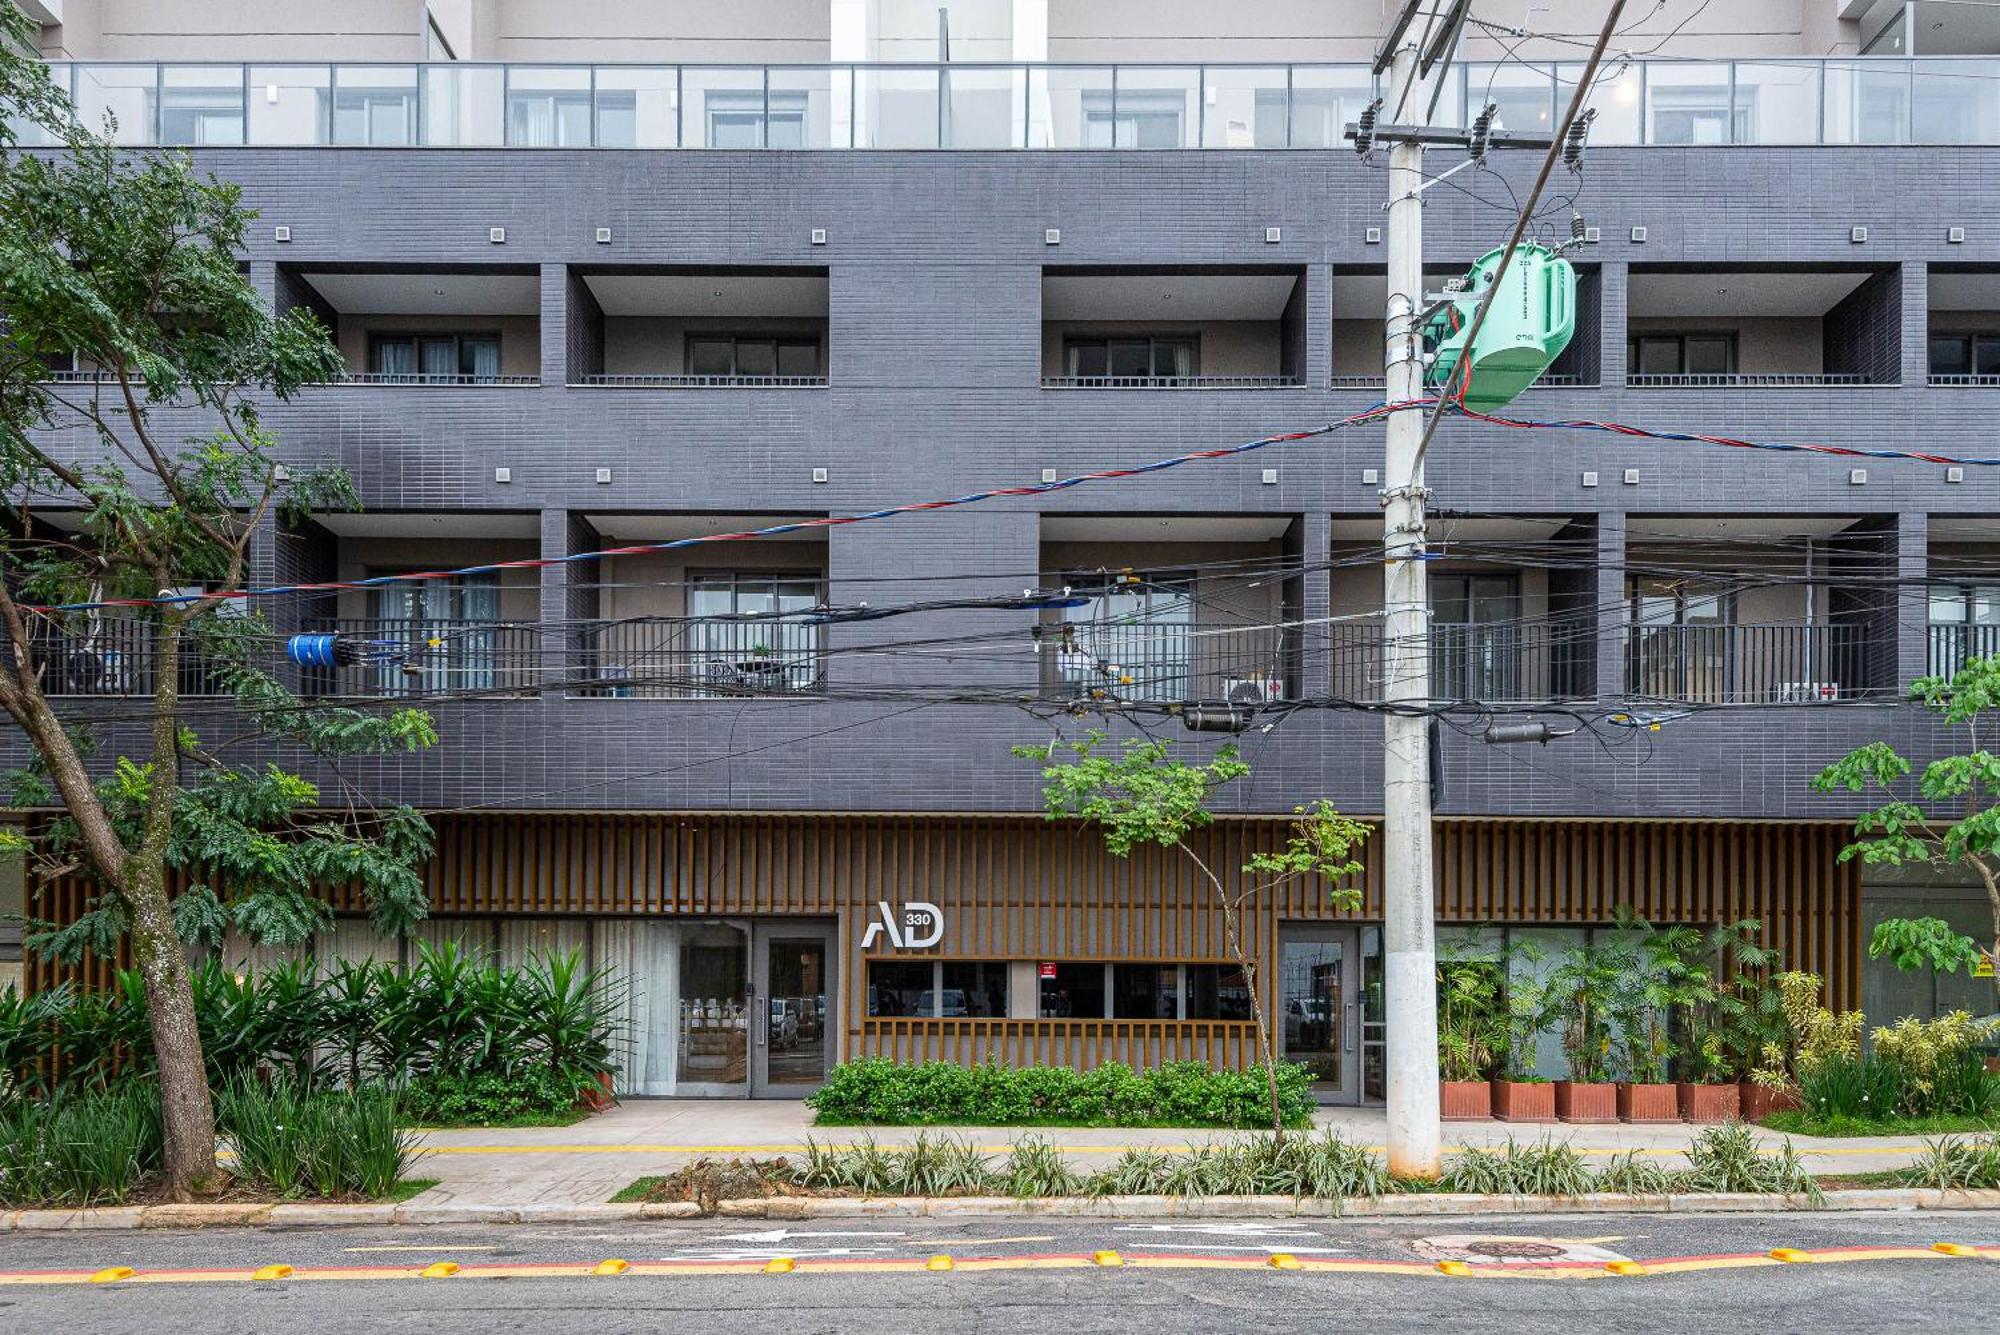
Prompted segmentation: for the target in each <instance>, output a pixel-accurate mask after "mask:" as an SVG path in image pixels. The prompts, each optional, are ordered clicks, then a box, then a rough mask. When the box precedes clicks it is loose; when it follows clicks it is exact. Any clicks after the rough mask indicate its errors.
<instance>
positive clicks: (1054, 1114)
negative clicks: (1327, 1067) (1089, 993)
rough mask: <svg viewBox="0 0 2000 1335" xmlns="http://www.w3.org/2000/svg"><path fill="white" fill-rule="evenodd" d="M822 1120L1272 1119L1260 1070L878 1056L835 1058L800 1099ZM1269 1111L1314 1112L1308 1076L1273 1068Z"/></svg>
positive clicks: (1230, 1123)
mask: <svg viewBox="0 0 2000 1335" xmlns="http://www.w3.org/2000/svg"><path fill="white" fill-rule="evenodd" d="M806 1102H807V1104H808V1105H809V1106H811V1108H812V1109H813V1111H814V1112H815V1113H816V1114H817V1120H818V1121H819V1122H820V1123H822V1124H825V1125H863V1124H865V1125H874V1126H927V1125H934V1124H948V1123H961V1124H970V1125H976V1126H1188V1127H1258V1126H1269V1125H1270V1124H1271V1102H1270V1093H1269V1090H1268V1088H1267V1085H1266V1081H1265V1075H1264V1068H1263V1067H1262V1066H1253V1067H1251V1068H1250V1069H1248V1070H1244V1071H1217V1070H1214V1069H1211V1068H1210V1067H1207V1066H1204V1065H1203V1064H1201V1063H1200V1062H1171V1063H1169V1064H1167V1065H1165V1066H1158V1067H1155V1068H1153V1069H1152V1070H1150V1071H1146V1072H1143V1073H1141V1072H1138V1071H1135V1070H1133V1069H1132V1068H1131V1067H1129V1066H1126V1065H1123V1064H1122V1063H1118V1062H1112V1063H1109V1064H1107V1065H1104V1066H1099V1067H1097V1068H1096V1069H1094V1070H1090V1071H1077V1070H1072V1069H1071V1068H1069V1067H1067V1066H1023V1067H1013V1066H1002V1065H999V1064H998V1063H996V1062H990V1061H989V1062H987V1063H985V1064H984V1065H980V1066H959V1065H956V1064H954V1063H951V1062H923V1063H921V1064H917V1065H904V1064H900V1063H897V1062H892V1061H889V1060H887V1059H886V1058H882V1057H864V1058H860V1059H858V1060H855V1061H847V1062H842V1063H840V1064H839V1065H838V1066H835V1067H834V1068H833V1069H832V1070H831V1071H829V1072H828V1073H827V1079H826V1084H825V1086H824V1087H823V1088H821V1089H820V1091H819V1092H818V1093H816V1094H814V1095H813V1096H812V1097H810V1098H809V1099H807V1100H806ZM1278 1107H1279V1109H1280V1111H1281V1112H1282V1113H1283V1115H1284V1119H1285V1124H1286V1125H1287V1126H1304V1125H1306V1124H1308V1123H1309V1122H1310V1121H1311V1118H1312V1110H1313V1096H1312V1075H1311V1073H1310V1072H1309V1071H1308V1070H1307V1069H1306V1068H1305V1067H1303V1066H1300V1065H1298V1064H1297V1063H1294V1062H1283V1063H1280V1064H1279V1066H1278Z"/></svg>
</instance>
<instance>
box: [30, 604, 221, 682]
mask: <svg viewBox="0 0 2000 1335" xmlns="http://www.w3.org/2000/svg"><path fill="white" fill-rule="evenodd" d="M156 629H157V627H156V626H155V625H154V623H153V622H152V621H150V620H145V619H139V618H131V617H119V618H115V619H107V620H104V621H101V622H99V623H98V624H96V625H94V626H92V625H72V626H64V627H61V628H57V627H53V626H50V625H49V624H47V623H46V622H38V623H36V625H35V629H34V631H33V639H32V641H31V643H32V645H33V651H34V656H35V662H36V663H37V665H38V666H39V667H40V668H41V672H42V689H43V690H45V691H47V692H48V693H49V694H50V695H151V694H152V693H153V689H154V687H155V685H156V684H157V683H158V680H159V678H158V676H157V674H156V673H155V671H154V668H153V664H154V661H155V655H154V652H153V635H154V632H155V630H156ZM176 677H177V679H178V681H179V686H180V693H181V694H182V695H222V694H226V693H227V691H228V686H227V684H226V682H225V680H224V677H223V674H222V672H221V671H220V670H218V668H217V667H216V665H215V664H214V663H212V662H211V661H209V660H208V659H206V658H204V657H203V656H202V654H201V652H200V651H199V650H198V649H197V648H195V647H194V646H193V645H191V644H188V643H187V642H186V641H185V640H184V641H183V642H182V644H181V648H180V664H179V668H178V670H177V672H176Z"/></svg>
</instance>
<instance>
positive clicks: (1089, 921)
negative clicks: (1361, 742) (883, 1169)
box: [28, 812, 1862, 1065]
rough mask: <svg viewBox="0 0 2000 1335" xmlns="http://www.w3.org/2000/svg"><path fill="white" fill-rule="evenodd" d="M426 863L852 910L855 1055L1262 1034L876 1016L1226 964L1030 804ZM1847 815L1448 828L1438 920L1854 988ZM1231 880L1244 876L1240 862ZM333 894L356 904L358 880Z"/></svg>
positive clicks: (848, 968)
mask: <svg viewBox="0 0 2000 1335" xmlns="http://www.w3.org/2000/svg"><path fill="white" fill-rule="evenodd" d="M434 825H435V827H436V830H437V836H438V837H437V855H436V857H435V858H434V859H433V860H432V862H431V864H430V865H429V866H428V867H427V868H426V870H425V880H426V884H427V886H428V888H429V892H430V897H431V905H432V911H433V912H434V913H436V914H440V915H479V916H504V915H512V914H561V915H575V916H632V915H638V916H666V915H692V916H706V917H717V916H729V917H757V916H766V915H793V916H809V917H819V918H834V919H837V920H838V921H839V925H840V940H841V942H842V946H841V950H842V959H841V961H840V967H839V974H840V978H841V980H842V982H841V986H842V993H843V996H842V1001H843V1005H842V1008H841V1014H842V1016H843V1017H845V1018H844V1022H843V1027H844V1029H845V1031H846V1032H845V1039H846V1044H845V1049H844V1051H845V1052H846V1053H847V1054H849V1055H854V1054H858V1053H864V1052H885V1053H890V1054H892V1055H898V1054H910V1055H921V1054H933V1055H940V1056H946V1055H949V1056H962V1055H966V1054H972V1055H976V1056H984V1055H986V1054H987V1053H989V1052H991V1053H993V1054H994V1055H996V1056H1000V1057H1002V1058H1003V1059H1008V1060H1013V1059H1020V1060H1036V1059H1043V1058H1046V1059H1051V1060H1062V1061H1064V1062H1067V1063H1070V1064H1076V1065H1092V1064H1095V1062H1096V1061H1099V1060H1110V1059H1111V1058H1110V1056H1109V1055H1108V1054H1110V1053H1113V1052H1127V1053H1134V1054H1138V1055H1141V1056H1146V1057H1148V1058H1149V1059H1154V1060H1168V1059H1173V1058H1177V1057H1180V1056H1188V1057H1192V1058H1194V1059H1196V1060H1214V1061H1224V1060H1227V1061H1228V1062H1229V1064H1237V1063H1239V1062H1240V1061H1241V1060H1243V1059H1244V1057H1245V1054H1246V1053H1248V1052H1249V1051H1250V1050H1251V1048H1252V1046H1253V1045H1252V1044H1251V1043H1250V1042H1249V1040H1247V1039H1246V1038H1245V1037H1244V1034H1243V1033H1240V1032H1238V1030H1239V1029H1241V1030H1247V1026H1241V1025H1237V1026H1232V1025H1231V1024H1229V1023H1227V1022H1203V1021H1175V1022H1168V1021H1145V1022H1140V1021H1129V1022H1126V1021H1102V1022H1086V1021H1081V1020H1078V1021H1045V1020H1013V1021H1009V1020H982V1021H948V1020H930V1021H916V1020H893V1021H892V1020H888V1019H872V1020H871V1019H869V1018H867V1016H866V1009H867V1008H866V982H865V980H866V963H867V959H868V958H886V957H888V956H889V955H890V954H892V953H895V954H896V957H898V958H910V957H912V956H915V957H925V956H938V957H944V958H950V959H967V960H981V959H986V960H1113V961H1117V960H1129V961H1146V960H1158V961H1170V962H1176V961H1177V962H1187V963H1192V962H1218V963H1225V962H1228V950H1227V948H1226V946H1225V944H1224V937H1223V932H1222V923H1221V915H1220V914H1219V912H1218V911H1217V910H1216V909H1215V907H1214V906H1213V904H1212V903H1211V902H1210V897H1209V896H1208V895H1207V894H1206V893H1205V891H1204V889H1203V887H1202V884H1201V883H1200V881H1199V879H1198V877H1197V876H1196V874H1195V873H1194V871H1193V868H1192V867H1191V866H1190V865H1189V864H1188V861H1187V859H1186V858H1184V857H1182V856H1180V855H1179V854H1178V853H1176V852H1174V851H1173V850H1167V849H1159V848H1146V849H1142V850H1140V851H1138V852H1136V853H1134V854H1133V856H1132V857H1131V858H1130V859H1129V860H1123V861H1121V860H1120V859H1117V858H1114V857H1111V856H1109V855H1108V854H1106V853H1105V852H1104V849H1103V844H1102V841H1101V840H1100V838H1099V837H1098V836H1097V835H1096V834H1095V833H1094V832H1092V831H1089V830H1086V829H1082V828H1080V827H1077V826H1074V825H1069V824H1052V823H1049V822H1047V821H1044V820H1041V819H1039V818H1037V817H1031V816H944V815H937V816H926V815H812V814H808V815H793V814H762V813H758V814H738V813H701V814H687V815H660V814H640V813H634V814H626V813H605V812H593V813H585V814H571V813H480V814H466V815H453V814H450V813H441V814H439V815H437V816H435V817H434ZM1285 833H1286V826H1285V822H1284V821H1283V820H1281V819H1278V818H1268V819H1264V818H1258V819H1250V818H1245V819H1225V820H1220V821H1218V822H1217V823H1216V824H1215V825H1214V826H1213V827H1211V828H1210V829H1208V830H1206V831H1204V832H1202V834H1201V835H1200V836H1199V851H1200V853H1201V855H1202V857H1203V859H1204V860H1205V861H1207V862H1208V864H1209V865H1210V866H1213V867H1217V868H1220V869H1234V868H1239V867H1241V866H1242V865H1243V864H1244V863H1245V862H1246V861H1248V860H1249V855H1250V853H1251V852H1252V851H1253V850H1254V849H1257V848H1260V847H1274V846H1276V845H1277V844H1278V843H1280V842H1281V841H1282V840H1283V839H1284V837H1285ZM1844 839H1845V829H1844V827H1842V826H1839V825H1833V824H1804V823H1790V824H1787V823H1775V822H1774V823H1762V824H1747V823H1745V824H1731V823H1722V822H1701V821H1679V822H1676V821H1661V822H1592V821H1562V820H1551V821H1518V820H1501V819H1491V820H1489V819H1450V820H1440V821H1439V822H1438V826H1437V915H1438V919H1439V921H1440V922H1444V923H1465V924H1480V923H1494V924H1525V923H1538V924H1569V925H1588V924H1595V923H1604V922H1608V921H1610V920H1611V918H1612V917H1613V916H1614V914H1615V913H1616V911H1617V910H1618V909H1619V908H1620V907H1621V906H1629V907H1630V908H1631V909H1632V910H1634V911H1635V912H1637V913H1639V914H1640V915H1641V916H1643V917H1646V918H1648V919H1651V920H1653V921H1655V922H1691V923H1715V922H1723V921H1735V920H1737V919H1741V918H1755V919H1757V920H1759V921H1760V922H1761V923H1762V924H1763V938H1764V940H1765V942H1766V943H1767V944H1769V945H1770V946H1773V947H1775V948H1776V949H1777V950H1778V951H1779V952H1780V956H1781V958H1782V960H1783V962H1784V965H1785V966H1786V967H1788V968H1799V969H1807V970H1811V971H1813V972H1816V973H1819V974H1821V975H1823V976H1824V977H1826V978H1827V979H1828V983H1829V993H1830V996H1831V999H1832V1001H1833V1002H1834V1003H1835V1004H1836V1005H1839V1006H1842V1007H1853V1006H1858V1005H1859V1003H1860V996H1859V991H1860V973H1861V946H1862V943H1861V939H1860V935H1859V931H1860V927H1859V924H1860V877H1859V873H1858V869H1857V868H1856V867H1855V866H1854V865H1853V864H1845V865H1843V864H1841V863H1839V862H1838V861H1837V856H1836V855H1837V854H1838V852H1839V850H1840V848H1841V845H1842V843H1843V842H1844ZM1379 858H1380V850H1379V844H1378V843H1374V842H1371V843H1370V844H1369V845H1367V846H1366V847H1365V849H1364V852H1363V862H1364V864H1365V865H1364V869H1363V871H1362V873H1361V874H1360V875H1359V876H1358V877H1357V878H1356V884H1357V886H1358V888H1359V889H1360V890H1361V891H1362V904H1361V907H1360V908H1359V909H1357V910H1355V911H1354V912H1352V913H1339V912H1336V911H1335V910H1334V909H1333V908H1332V906H1331V904H1330V903H1329V902H1328V897H1327V895H1326V893H1325V891H1324V889H1323V888H1321V887H1317V886H1311V885H1304V884H1299V885H1292V886H1288V887H1286V888H1285V889H1283V890H1281V891H1279V892H1277V893H1276V894H1274V895H1272V896H1271V897H1270V898H1269V900H1268V901H1266V902H1262V903H1258V904H1257V905H1256V906H1255V907H1254V908H1253V913H1254V915H1255V920H1254V921H1253V922H1252V923H1250V924H1248V934H1249V938H1250V940H1251V941H1252V942H1253V943H1254V944H1255V948H1256V951H1257V953H1258V955H1259V956H1260V957H1261V958H1260V974H1261V976H1262V979H1263V983H1264V987H1265V990H1266V993H1267V997H1268V994H1269V989H1270V987H1271V985H1272V975H1273V974H1274V972H1275V970H1273V969H1271V968H1268V967H1263V965H1264V964H1265V963H1267V962H1268V961H1270V960H1272V959H1273V958H1275V956H1276V952H1277V936H1278V929H1279V926H1280V924H1282V923H1309V922H1322V921H1352V922H1366V921H1371V920H1375V919H1378V918H1379V917H1380V914H1381V906H1380V876H1379ZM1228 874H1230V875H1231V876H1234V875H1235V872H1234V871H1233V870H1230V871H1229V872H1228ZM33 893H34V901H33V904H32V906H31V908H30V913H31V915H34V916H37V917H40V918H44V919H47V920H51V921H56V922H62V921H68V920H71V919H73V918H75V917H76V916H77V914H79V913H80V912H81V911H82V909H83V905H84V902H85V899H86V898H87V896H88V894H89V893H90V892H89V890H88V889H87V887H86V886H84V885H83V884H82V883H81V882H79V881H77V880H75V879H74V878H66V879H63V880H59V881H54V882H49V883H45V884H41V885H38V886H37V887H35V889H34V892H33ZM331 897H332V898H333V900H334V903H335V906H336V908H338V909H340V910H342V911H347V912H354V911H358V910H360V909H361V908H362V905H361V904H360V902H359V901H358V898H357V897H356V896H355V894H354V893H353V892H352V891H349V890H341V891H336V892H334V893H333V894H332V896H331ZM906 900H923V901H927V902H930V903H934V904H937V905H938V906H940V908H942V910H943V911H944V914H945V917H946V927H945V935H944V938H943V940H942V941H941V942H940V944H939V945H938V946H937V947H936V948H934V949H933V950H930V951H925V952H888V951H876V952H871V953H870V954H869V955H866V956H864V955H863V954H862V953H861V951H860V949H859V941H860V937H861V934H862V931H863V930H864V929H865V926H866V923H867V921H868V920H869V918H870V916H871V915H872V914H873V913H874V911H875V905H876V904H877V902H878V901H886V902H888V903H890V904H891V905H892V906H900V905H901V904H902V903H903V902H904V901H906ZM109 971H110V966H109V965H108V964H107V963H105V962H103V961H94V960H93V961H89V962H87V963H85V964H84V965H82V966H80V967H77V968H70V967H65V966H58V965H57V964H55V963H53V962H51V961H47V960H35V959H31V961H30V967H29V970H28V978H29V984H30V986H31V987H47V986H50V985H52V984H53V983H55V982H56V981H57V980H58V979H60V978H64V977H69V978H75V979H76V980H77V981H78V982H80V983H82V984H84V985H86V986H101V985H103V984H104V983H105V982H106V981H107V980H108V976H109Z"/></svg>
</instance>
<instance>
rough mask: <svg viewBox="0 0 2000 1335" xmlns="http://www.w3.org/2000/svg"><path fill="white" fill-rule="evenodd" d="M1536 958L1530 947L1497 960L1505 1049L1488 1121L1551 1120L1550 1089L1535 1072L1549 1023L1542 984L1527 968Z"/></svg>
mask: <svg viewBox="0 0 2000 1335" xmlns="http://www.w3.org/2000/svg"><path fill="white" fill-rule="evenodd" d="M1540 958H1541V952H1540V951H1539V949H1538V948H1537V947H1536V946H1535V945H1534V944H1533V943H1532V942H1520V943H1516V944H1512V945H1509V946H1508V948H1507V951H1506V953H1505V954H1504V955H1503V956H1502V958H1501V965H1500V967H1501V970H1502V971H1503V973H1504V975H1505V984H1506V996H1507V1001H1506V1006H1505V1008H1504V1010H1503V1014H1504V1016H1505V1018H1506V1027H1507V1043H1506V1050H1505V1053H1504V1054H1503V1056H1504V1065H1503V1067H1502V1070H1501V1073H1500V1075H1498V1076H1496V1077H1495V1078H1494V1081H1493V1115H1494V1116H1495V1117H1496V1118H1498V1119H1499V1120H1501V1121H1503V1122H1553V1121H1555V1120H1556V1092H1555V1086H1554V1085H1552V1084H1550V1083H1549V1081H1548V1079H1547V1078H1546V1077H1544V1076H1542V1075H1540V1074H1538V1073H1537V1072H1536V1070H1535V1062H1536V1059H1537V1057H1538V1055H1539V1051H1538V1050H1539V1048H1540V1045H1541V1038H1542V1035H1543V1034H1545V1033H1547V1032H1548V1028H1549V1023H1550V1020H1551V1018H1552V1017H1551V1014H1550V1010H1549V987H1548V983H1547V981H1546V980H1545V979H1544V978H1542V977H1541V976H1540V974H1539V973H1538V972H1537V971H1536V970H1535V969H1534V968H1533V967H1532V966H1533V965H1534V964H1536V963H1537V962H1539V960H1540ZM1520 965H1527V966H1529V967H1526V968H1523V967H1519V966H1520Z"/></svg>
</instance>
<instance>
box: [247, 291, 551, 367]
mask: <svg viewBox="0 0 2000 1335" xmlns="http://www.w3.org/2000/svg"><path fill="white" fill-rule="evenodd" d="M277 281H278V292H277V306H278V310H279V312H280V313H283V312H285V311H289V310H293V309H297V308H299V307H304V308H305V309H307V310H310V311H311V312H312V313H313V314H314V315H316V316H317V317H318V318H319V321H320V323H322V324H324V325H325V326H326V327H327V329H328V330H329V332H331V333H332V335H333V338H334V342H335V344H336V345H337V346H338V347H339V349H340V355H341V359H342V361H343V362H344V363H345V364H346V369H345V370H344V371H343V372H342V374H341V377H340V379H339V380H338V381H336V382H332V383H338V384H346V385H412V386H516V387H519V386H531V385H538V384H540V383H541V360H542V348H541V278H540V274H539V271H538V270H536V269H533V268H524V267H518V266H515V267H501V266H482V267H465V266H456V267H452V268H449V269H399V268H391V267H380V266H374V267H359V266H350V267H343V268H310V269H308V268H293V267H291V266H282V267H280V269H279V270H278V280H277Z"/></svg>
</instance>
